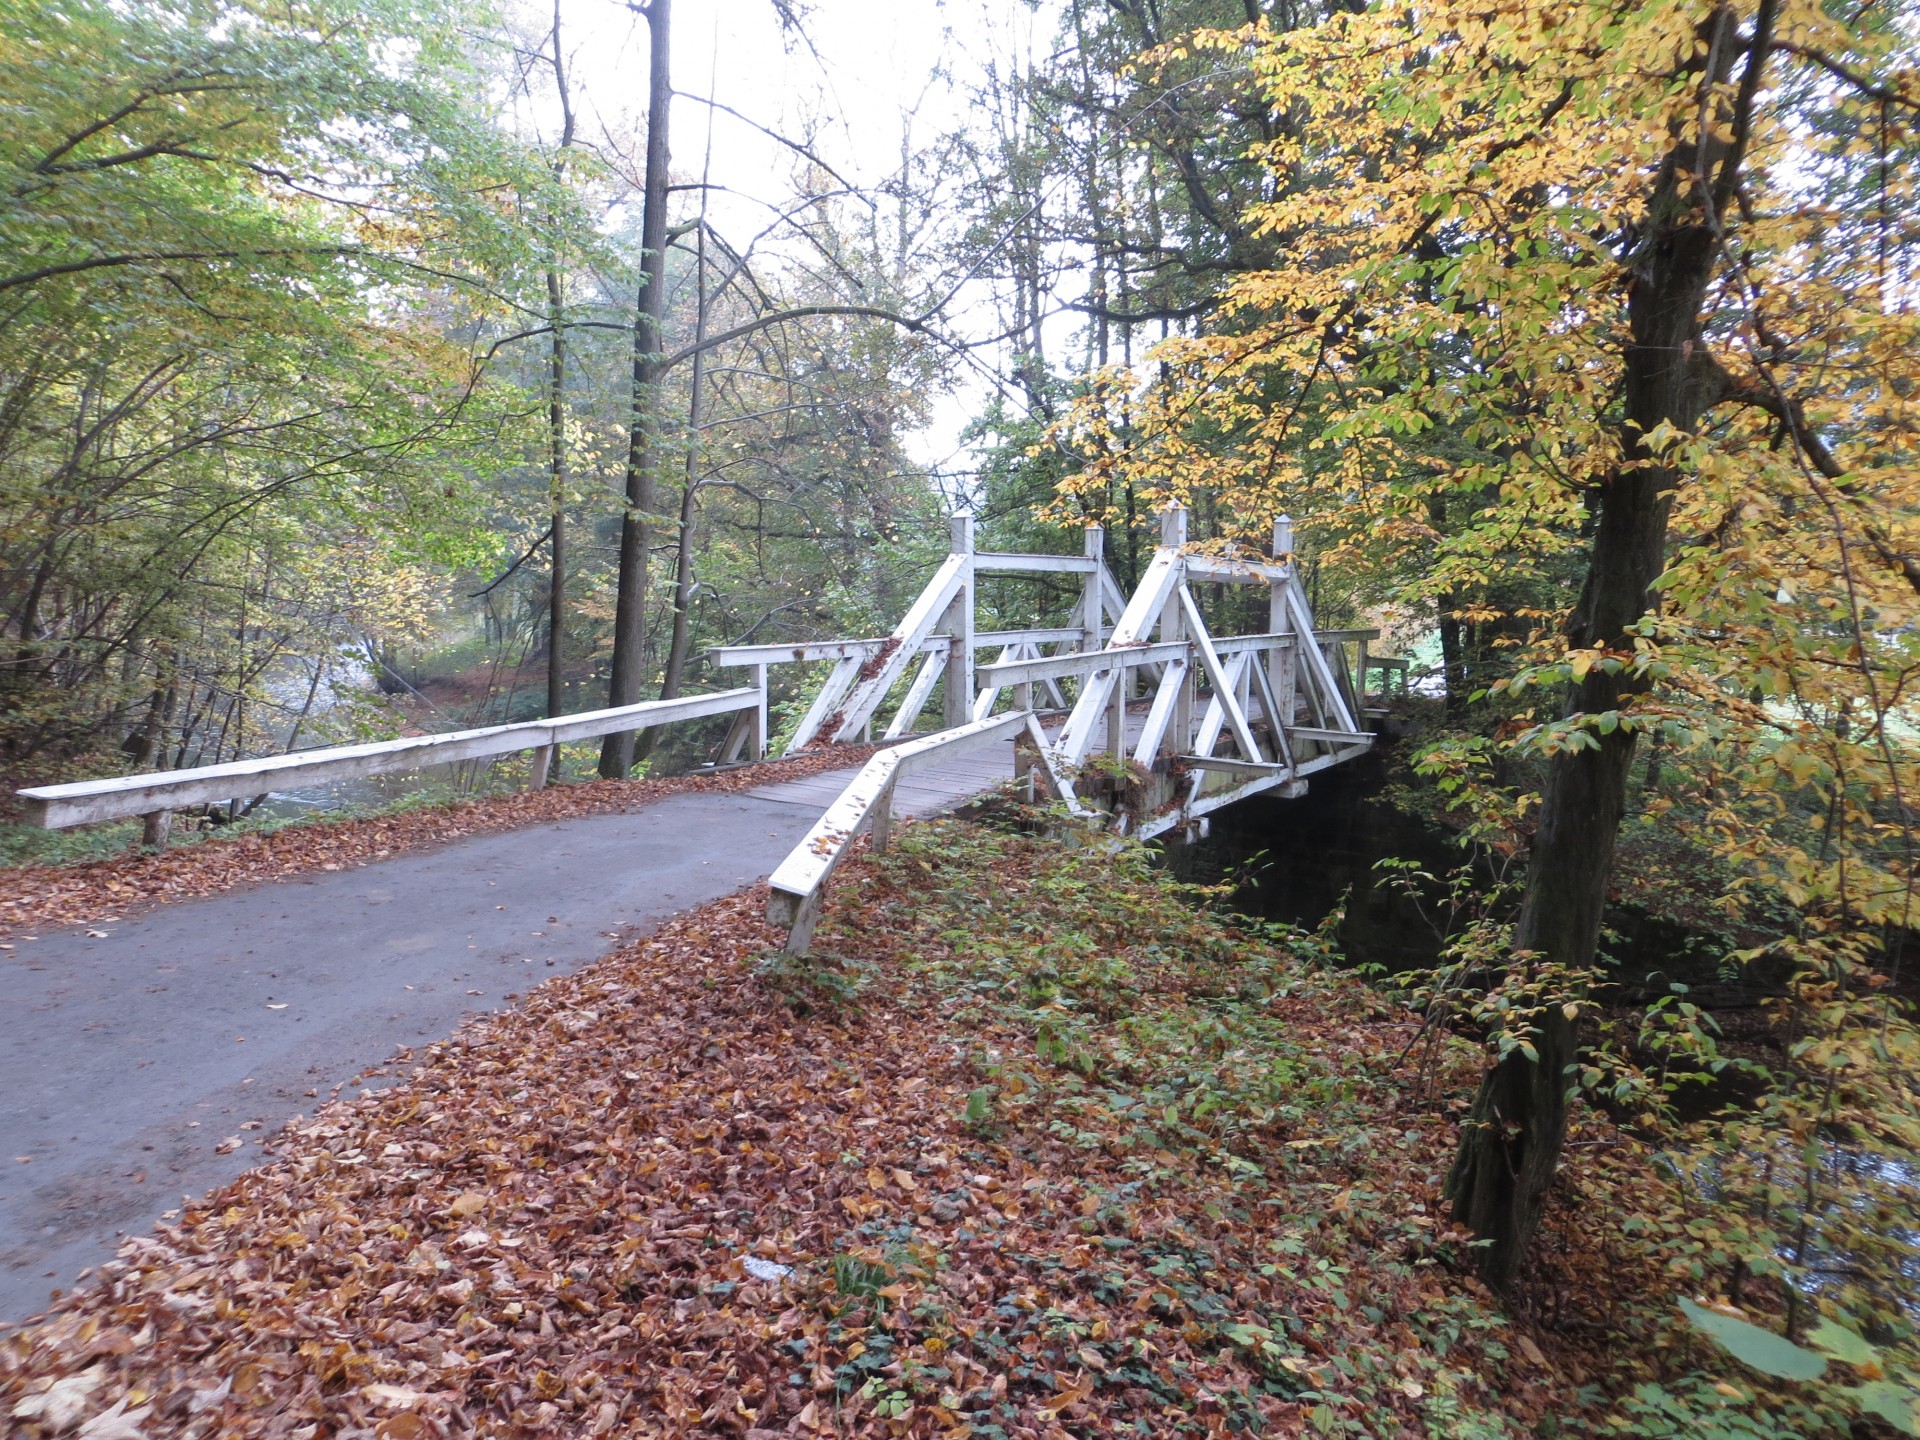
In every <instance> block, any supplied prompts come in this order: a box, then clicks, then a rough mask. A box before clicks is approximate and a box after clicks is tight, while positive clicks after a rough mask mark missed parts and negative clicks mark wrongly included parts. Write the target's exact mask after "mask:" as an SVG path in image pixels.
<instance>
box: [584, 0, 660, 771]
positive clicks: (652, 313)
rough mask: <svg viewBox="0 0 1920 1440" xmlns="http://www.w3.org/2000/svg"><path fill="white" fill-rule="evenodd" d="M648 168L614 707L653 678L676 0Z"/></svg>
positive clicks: (653, 72)
mask: <svg viewBox="0 0 1920 1440" xmlns="http://www.w3.org/2000/svg"><path fill="white" fill-rule="evenodd" d="M645 13H646V17H647V28H648V30H649V32H650V35H651V44H650V47H649V48H650V54H649V55H648V58H647V171H646V180H645V193H644V196H643V198H642V205H643V209H642V211H641V216H640V244H641V248H642V251H643V263H644V264H645V266H646V269H645V271H644V272H643V273H642V275H641V280H640V295H639V301H638V304H637V306H636V313H635V315H634V324H633V402H632V403H633V413H632V418H631V420H630V421H629V424H628V430H627V489H626V500H627V503H626V509H625V512H624V513H623V514H622V516H621V520H620V572H619V582H618V596H617V599H616V601H615V604H614V616H613V667H612V674H611V675H610V676H609V677H608V683H607V704H608V705H610V706H620V705H634V704H638V703H639V700H640V690H641V687H642V686H643V685H644V684H645V683H646V668H647V559H648V556H647V551H648V547H649V540H650V529H651V527H650V525H649V521H648V517H649V516H650V515H651V514H652V513H653V492H654V472H655V471H656V469H657V468H658V466H659V463H660V397H659V389H660V374H661V361H662V359H663V358H664V357H663V355H662V353H661V349H662V345H661V339H662V336H661V331H662V329H663V328H664V321H665V319H666V308H667V198H668V196H667V110H668V107H669V106H670V105H671V104H672V101H673V89H672V82H671V78H670V71H669V69H668V54H669V51H668V44H669V40H668V36H669V29H670V21H671V18H672V0H648V4H647V8H646V12H645ZM632 768H633V732H632V731H631V730H628V731H625V732H623V733H621V734H618V735H609V736H607V738H606V739H605V741H603V742H602V744H601V747H600V773H601V774H602V775H604V776H606V777H607V778H608V779H616V780H617V779H623V778H625V776H626V774H627V771H629V770H630V769H632Z"/></svg>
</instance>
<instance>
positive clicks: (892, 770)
mask: <svg viewBox="0 0 1920 1440" xmlns="http://www.w3.org/2000/svg"><path fill="white" fill-rule="evenodd" d="M1032 718H1033V717H1032V716H1031V715H1030V714H1029V713H1027V712H1025V711H1016V712H1014V713H1013V714H1011V715H999V716H995V717H994V718H992V719H990V720H981V721H977V722H975V723H973V724H969V725H962V726H959V727H957V728H955V729H952V730H943V731H941V732H940V733H939V734H937V735H928V736H925V737H923V738H922V739H919V740H909V741H908V742H907V743H906V744H904V745H898V746H895V747H894V748H893V749H891V750H883V751H881V752H880V753H879V754H878V755H875V756H873V757H872V758H871V759H869V760H868V761H867V763H866V764H865V765H863V766H861V767H860V773H859V774H857V775H856V776H854V778H853V780H852V781H851V782H850V783H849V784H848V785H847V787H846V788H845V789H844V790H843V791H841V793H840V797H839V799H837V800H835V801H834V802H833V803H832V804H831V805H829V806H828V807H827V810H826V813H825V814H823V815H822V816H821V817H820V818H819V819H818V820H816V821H815V822H814V823H813V827H812V828H811V829H810V830H808V831H807V833H806V835H805V837H804V838H802V840H801V841H800V843H799V844H798V845H796V846H795V847H794V848H793V850H792V851H791V853H789V854H788V856H787V858H786V859H784V860H782V861H781V862H780V865H779V868H777V869H776V870H775V871H774V872H773V875H772V877H771V878H770V879H769V880H768V882H767V886H768V892H767V919H768V920H770V921H771V922H773V923H774V924H776V925H783V926H786V927H788V931H789V933H788V936H787V953H788V954H791V955H800V954H805V953H806V948H807V946H808V944H809V943H810V942H811V941H812V938H813V927H814V924H815V922H816V921H817V920H818V919H819V915H820V905H821V901H822V898H823V896H824V893H825V887H826V883H827V878H828V877H829V876H830V875H832V874H833V872H834V870H835V869H836V868H837V867H838V866H839V864H840V862H841V861H842V860H843V859H845V858H846V853H847V848H848V846H849V845H850V844H851V843H852V842H853V838H854V837H855V836H856V835H857V834H859V832H860V830H861V829H862V827H863V826H865V825H866V824H867V823H868V821H869V820H870V819H871V818H872V816H873V813H874V809H875V807H876V806H877V805H879V804H881V803H883V802H885V801H887V800H889V798H890V794H891V791H892V788H893V786H894V784H895V783H896V781H897V780H898V778H899V777H900V775H901V773H902V772H903V770H905V769H908V768H911V767H915V766H919V765H922V764H924V763H925V762H926V760H927V757H928V756H932V755H938V756H940V757H941V758H942V759H948V758H951V757H952V756H954V755H956V754H960V753H963V752H965V751H968V750H971V749H976V748H978V747H980V746H983V745H992V744H996V743H1000V742H1004V741H1005V740H1006V739H1007V738H1008V737H1009V736H1012V735H1015V734H1019V733H1023V732H1024V731H1025V730H1026V728H1027V725H1028V723H1029V722H1030V721H1031V720H1032Z"/></svg>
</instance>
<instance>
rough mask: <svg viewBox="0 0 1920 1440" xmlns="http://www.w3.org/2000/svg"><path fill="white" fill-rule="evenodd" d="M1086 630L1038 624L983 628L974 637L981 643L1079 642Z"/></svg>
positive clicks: (1035, 643) (1037, 643)
mask: <svg viewBox="0 0 1920 1440" xmlns="http://www.w3.org/2000/svg"><path fill="white" fill-rule="evenodd" d="M1085 633H1086V632H1085V631H1084V630H1082V629H1081V628H1080V626H1078V625H1051V626H1037V627H1035V628H1034V629H1031V630H982V631H981V632H979V633H978V634H976V635H975V636H974V637H973V643H974V644H975V645H976V646H979V645H1052V644H1069V643H1075V642H1078V641H1079V639H1080V637H1081V636H1082V635H1083V634H1085Z"/></svg>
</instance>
